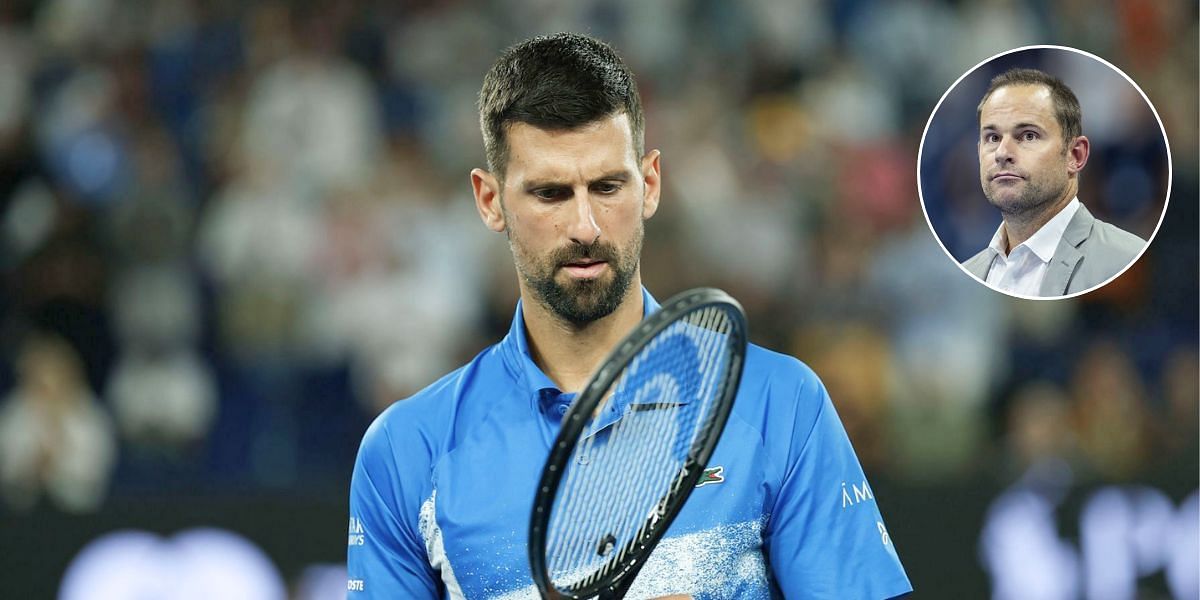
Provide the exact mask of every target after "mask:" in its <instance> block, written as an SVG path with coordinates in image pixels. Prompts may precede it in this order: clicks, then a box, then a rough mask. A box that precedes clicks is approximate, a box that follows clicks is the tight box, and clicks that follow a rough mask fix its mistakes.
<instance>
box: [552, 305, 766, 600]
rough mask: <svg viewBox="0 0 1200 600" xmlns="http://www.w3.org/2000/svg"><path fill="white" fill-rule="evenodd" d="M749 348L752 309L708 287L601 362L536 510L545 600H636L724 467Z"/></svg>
mask: <svg viewBox="0 0 1200 600" xmlns="http://www.w3.org/2000/svg"><path fill="white" fill-rule="evenodd" d="M746 343H747V342H746V316H745V313H744V312H743V311H742V307H741V305H739V304H738V303H737V301H736V300H734V299H733V298H732V297H730V296H729V295H728V294H726V293H725V292H723V291H721V290H717V289H712V288H699V289H694V290H689V291H686V292H683V293H681V294H678V295H676V296H674V297H672V298H671V299H670V300H667V301H666V302H665V303H664V304H663V306H662V309H661V310H659V311H657V312H655V313H653V314H651V315H650V316H649V317H647V318H646V319H644V320H643V321H642V322H641V323H639V324H638V326H637V327H636V328H634V330H633V331H632V332H631V333H630V334H629V335H628V336H627V337H626V338H625V339H624V340H622V341H621V343H619V344H618V345H617V347H616V349H614V350H613V352H612V354H610V355H609V356H608V357H607V358H606V359H605V360H604V362H603V363H601V365H600V368H599V369H597V371H596V372H595V373H594V374H593V375H592V378H591V380H590V381H589V382H588V383H587V385H586V386H585V387H584V389H583V391H582V392H580V394H579V397H578V398H576V399H575V401H574V402H573V403H572V404H571V408H570V409H569V410H568V411H567V413H566V414H565V415H564V416H563V422H562V428H561V430H560V431H559V434H558V437H557V438H556V439H555V441H554V445H553V446H552V447H551V450H550V457H549V459H548V460H547V461H546V465H545V467H544V468H543V469H542V477H541V481H540V483H539V484H538V489H537V494H536V496H535V499H534V503H533V513H532V515H531V518H530V527H529V563H530V567H531V570H532V573H533V579H534V582H535V583H536V584H537V587H538V589H539V590H540V591H541V594H542V597H544V598H551V599H560V598H571V599H578V598H601V599H607V598H621V597H623V596H624V595H625V592H626V591H627V590H628V589H629V586H630V585H632V584H633V580H634V578H635V577H636V576H637V573H638V571H639V570H640V569H641V568H642V566H643V565H644V564H645V562H646V560H647V559H648V558H649V556H650V553H651V551H653V549H654V546H655V545H656V544H657V543H658V541H659V539H660V538H661V537H662V535H663V533H665V532H666V530H667V527H668V526H669V525H670V524H671V521H672V520H674V518H675V516H676V515H677V514H678V513H679V510H680V509H681V508H683V504H684V502H685V501H687V498H688V496H689V495H690V494H691V492H692V490H693V489H694V488H695V486H696V483H697V481H698V480H699V479H700V476H701V474H702V473H703V471H704V468H705V467H706V466H707V464H708V459H709V458H710V457H711V456H712V453H713V449H714V448H715V447H716V445H717V440H718V439H719V438H720V436H721V431H722V429H724V427H725V422H726V420H727V419H728V418H729V411H730V409H731V408H732V407H733V400H734V396H735V395H736V393H737V387H738V382H739V381H740V380H741V376H742V366H743V363H744V360H745V356H746Z"/></svg>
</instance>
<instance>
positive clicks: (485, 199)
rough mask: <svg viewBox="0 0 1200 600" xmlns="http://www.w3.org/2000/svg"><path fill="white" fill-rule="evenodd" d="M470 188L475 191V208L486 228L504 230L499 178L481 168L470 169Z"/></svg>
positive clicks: (497, 230) (496, 230)
mask: <svg viewBox="0 0 1200 600" xmlns="http://www.w3.org/2000/svg"><path fill="white" fill-rule="evenodd" d="M471 190H472V191H473V192H475V209H476V210H478V211H479V218H481V219H483V224H484V225H486V226H487V228H488V229H491V230H492V231H495V232H497V233H499V232H502V231H504V228H505V227H506V226H507V225H506V224H505V222H504V210H503V209H502V208H501V207H500V180H499V179H497V178H496V176H495V175H492V174H491V173H489V172H487V171H484V170H483V169H471Z"/></svg>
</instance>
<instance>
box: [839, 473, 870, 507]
mask: <svg viewBox="0 0 1200 600" xmlns="http://www.w3.org/2000/svg"><path fill="white" fill-rule="evenodd" d="M874 499H875V494H873V493H871V488H870V487H868V486H867V480H866V479H864V480H863V481H862V484H861V485H860V484H857V483H852V484H850V487H848V488H847V487H846V482H845V481H843V482H842V510H845V509H846V508H847V507H854V506H858V505H859V504H862V503H863V502H866V501H867V500H874Z"/></svg>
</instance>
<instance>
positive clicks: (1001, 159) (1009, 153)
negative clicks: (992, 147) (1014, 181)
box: [994, 135, 1016, 164]
mask: <svg viewBox="0 0 1200 600" xmlns="http://www.w3.org/2000/svg"><path fill="white" fill-rule="evenodd" d="M1015 151H1016V141H1015V140H1013V138H1011V137H1009V136H1007V135H1006V136H1004V137H1003V138H1001V139H1000V143H998V144H996V152H995V154H994V156H995V158H996V162H998V163H1001V164H1004V163H1011V162H1013V161H1014V160H1015V159H1016V152H1015Z"/></svg>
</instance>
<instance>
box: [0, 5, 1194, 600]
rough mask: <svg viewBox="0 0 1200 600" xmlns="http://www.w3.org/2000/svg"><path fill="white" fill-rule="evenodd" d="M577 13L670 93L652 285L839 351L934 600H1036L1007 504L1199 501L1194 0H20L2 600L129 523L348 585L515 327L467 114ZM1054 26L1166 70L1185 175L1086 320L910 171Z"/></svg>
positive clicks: (1157, 89)
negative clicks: (351, 550) (402, 429)
mask: <svg viewBox="0 0 1200 600" xmlns="http://www.w3.org/2000/svg"><path fill="white" fill-rule="evenodd" d="M560 30H574V31H581V32H586V33H590V34H593V35H596V36H598V37H600V38H602V39H605V40H607V41H609V42H610V43H612V44H613V45H614V47H616V48H617V49H618V51H619V52H620V53H621V54H622V56H623V57H624V58H625V59H626V60H627V62H628V63H629V64H630V66H631V67H632V69H633V71H634V72H635V73H636V75H637V77H638V82H639V86H640V88H641V93H642V96H643V101H644V104H645V107H646V112H647V115H646V122H647V131H646V142H647V147H648V148H659V149H661V150H662V152H663V175H664V178H663V180H664V185H665V189H664V196H663V197H664V199H663V202H662V205H661V208H660V210H659V213H658V214H657V215H656V216H655V217H654V218H653V219H652V220H651V221H650V222H649V223H648V225H647V240H646V246H645V251H644V254H643V269H644V280H645V282H646V284H647V286H648V288H649V290H650V291H651V293H653V294H655V295H656V296H657V297H658V298H660V299H663V298H666V297H668V296H669V295H671V294H672V293H674V292H676V291H679V290H682V289H685V288H688V287H692V286H695V285H712V286H719V287H723V288H725V289H727V290H729V291H730V292H731V293H732V294H733V295H734V296H735V297H738V298H739V299H740V300H741V301H742V302H743V304H744V305H745V306H746V308H747V311H748V313H749V316H750V323H751V329H752V339H753V341H755V342H756V343H759V344H761V345H764V346H767V347H769V348H773V349H776V350H779V351H783V352H786V353H790V354H793V355H795V356H797V357H799V358H800V359H801V360H804V361H805V362H807V363H809V364H810V365H811V366H812V367H813V368H814V369H815V370H816V372H817V373H818V374H819V375H820V376H821V377H822V378H823V380H824V381H825V383H826V384H827V386H828V387H829V389H830V392H831V395H832V397H833V399H834V403H835V405H836V407H837V409H838V411H839V414H840V415H841V417H842V420H843V422H844V423H845V425H846V428H847V430H848V432H849V434H850V437H851V439H852V441H853V443H854V445H855V447H856V449H857V451H858V454H859V457H860V459H861V460H862V463H863V466H864V468H865V469H866V471H867V474H868V476H869V477H870V478H871V482H872V485H873V487H875V488H876V490H875V491H876V496H877V497H878V498H879V500H880V504H881V509H882V511H883V513H884V516H885V518H886V519H887V522H888V524H889V528H890V529H891V534H892V538H893V539H895V540H896V543H897V547H898V550H899V552H900V555H901V558H902V559H903V560H904V563H905V565H906V567H907V568H908V570H909V574H910V576H911V577H912V579H913V582H914V584H915V585H916V586H917V588H918V590H919V591H921V592H922V593H921V594H920V596H919V597H941V596H942V595H943V594H944V595H945V597H980V596H984V595H987V594H988V593H994V594H996V595H997V596H998V597H1001V596H1003V595H1004V593H1005V592H1004V591H1003V590H1000V589H999V587H998V584H997V583H996V580H997V579H999V578H998V577H997V576H996V573H997V571H996V570H995V565H996V564H998V563H996V562H994V561H992V558H989V557H993V558H994V556H995V555H996V554H995V552H993V551H992V550H989V549H988V548H991V547H990V546H988V545H987V544H985V543H983V542H981V533H982V532H983V531H984V530H985V522H990V521H989V517H988V515H989V514H993V513H992V512H989V508H988V507H989V506H992V507H993V509H994V508H995V504H994V503H993V499H995V498H999V497H1006V496H1004V494H1009V493H1011V492H1012V490H1015V489H1029V490H1034V492H1035V493H1036V494H1038V496H1037V497H1038V498H1041V499H1042V502H1043V504H1044V505H1045V506H1049V507H1050V508H1051V509H1053V510H1052V511H1051V513H1050V514H1049V516H1046V515H1043V516H1045V517H1046V518H1049V519H1050V522H1051V524H1052V528H1051V529H1052V530H1053V531H1056V532H1058V534H1059V535H1060V536H1061V540H1060V541H1061V543H1063V544H1066V545H1068V546H1071V547H1080V548H1084V547H1086V546H1087V538H1088V536H1087V535H1085V534H1083V533H1080V532H1081V531H1083V530H1086V529H1087V528H1086V527H1085V526H1084V525H1081V519H1082V517H1078V518H1077V517H1076V516H1075V515H1080V513H1082V515H1083V516H1086V515H1087V514H1091V513H1089V511H1088V510H1087V508H1086V506H1083V505H1084V504H1086V500H1087V498H1090V497H1091V496H1089V494H1091V493H1092V492H1093V491H1095V490H1101V489H1110V488H1111V489H1117V490H1129V489H1153V490H1156V491H1157V492H1158V493H1159V494H1160V495H1161V496H1162V497H1164V498H1166V499H1167V501H1168V504H1169V505H1170V507H1171V510H1174V508H1173V507H1174V506H1176V505H1178V506H1179V507H1180V508H1179V514H1180V515H1185V514H1190V513H1188V512H1187V507H1189V506H1192V505H1194V504H1195V503H1196V497H1195V495H1194V492H1195V490H1196V487H1197V479H1198V470H1197V469H1198V466H1197V453H1198V450H1197V419H1198V417H1197V403H1198V398H1200V386H1198V375H1197V365H1198V361H1200V359H1198V353H1197V341H1198V331H1200V319H1198V312H1200V300H1198V296H1197V280H1198V276H1200V261H1198V258H1197V254H1198V252H1197V249H1198V248H1197V247H1198V241H1197V232H1198V212H1197V208H1198V204H1200V203H1198V196H1200V192H1198V184H1197V182H1198V169H1197V165H1198V160H1200V154H1198V152H1197V130H1198V127H1200V125H1198V119H1197V105H1198V100H1197V95H1198V83H1197V74H1198V69H1200V66H1198V51H1197V39H1198V37H1200V26H1198V21H1197V6H1196V4H1195V3H1194V2H1183V1H1178V2H1175V1H1171V2H1139V1H1135V0H1111V1H1105V2H1082V1H1064V2H1052V3H1050V2H1025V1H1019V0H1010V1H1005V2H984V1H971V0H944V1H942V0H924V1H920V0H919V1H914V2H886V1H882V0H840V1H836V2H818V1H816V0H764V1H756V2H748V3H744V4H743V3H736V4H735V3H727V2H720V1H716V0H664V1H661V2H641V1H636V0H587V1H583V2H571V3H560V2H553V1H550V0H504V1H501V0H492V1H485V2H466V1H429V0H427V1H420V0H408V1H389V2H384V1H376V0H358V1H350V0H342V1H329V2H279V1H250V2H233V1H230V0H216V1H211V2H202V1H199V0H164V1H161V2H141V1H134V0H46V1H42V2H34V1H32V0H27V1H21V0H13V1H9V2H5V3H0V284H2V286H0V538H3V540H2V541H0V545H2V546H3V551H0V557H2V558H0V580H2V581H3V583H0V591H3V590H5V589H6V588H5V587H4V586H6V585H7V586H10V587H9V588H7V589H9V590H10V591H11V593H0V596H4V597H43V596H44V597H50V596H52V595H54V594H55V593H57V590H58V585H59V584H58V581H59V579H60V578H61V577H63V574H64V572H65V571H66V569H67V565H68V563H69V562H70V561H71V559H72V558H73V557H74V556H75V555H76V554H77V553H78V552H79V551H80V549H82V548H84V547H85V545H86V544H87V543H88V542H89V541H91V540H93V539H95V538H96V537H97V536H100V535H102V534H106V533H110V532H112V531H118V530H127V529H136V530H146V531H149V532H154V533H156V534H159V535H165V536H169V535H172V534H174V533H176V532H177V531H180V530H183V529H186V528H191V527H208V526H212V527H222V528H224V529H227V530H230V531H233V532H235V533H237V534H239V535H241V536H244V537H245V538H247V539H249V540H251V541H252V542H253V543H255V544H257V546H258V547H259V548H261V549H262V550H263V552H264V553H265V555H266V556H267V557H269V563H270V564H273V565H274V567H275V569H277V571H278V573H279V574H280V575H279V576H280V577H281V578H282V579H283V580H285V581H286V585H287V586H288V593H289V594H291V595H292V596H293V597H296V598H309V597H313V598H316V597H337V595H338V594H339V593H343V594H344V590H345V587H344V586H345V583H344V581H340V580H338V577H337V576H336V565H337V564H339V562H341V561H344V557H345V554H344V550H343V547H342V546H341V540H342V538H341V535H342V531H343V527H345V523H346V493H347V486H348V482H349V476H350V471H351V467H352V463H353V459H354V455H355V451H356V449H357V444H358V442H359V439H360V437H361V435H362V432H363V431H364V429H365V427H366V426H367V424H369V422H370V420H371V419H372V418H373V417H374V416H375V415H376V414H378V412H379V411H381V410H382V409H383V408H384V407H386V406H387V405H388V404H390V403H391V402H393V401H395V400H396V399H398V398H403V397H405V396H406V395H408V394H410V393H412V392H414V391H416V390H418V389H420V388H421V387H423V386H424V385H426V384H428V383H429V382H431V381H433V380H434V379H435V378H436V377H438V376H440V375H441V374H443V373H445V372H447V371H449V370H451V369H452V368H454V367H456V366H458V365H459V364H461V363H463V362H465V361H467V360H469V359H470V357H471V356H473V355H474V354H475V353H477V352H478V351H480V350H481V349H483V348H484V347H485V346H486V345H487V344H490V343H492V342H494V341H495V340H497V339H498V338H499V337H500V336H502V335H503V333H504V332H505V330H506V329H507V327H508V324H509V322H510V320H511V318H512V314H513V308H514V304H515V300H516V279H515V274H514V272H513V270H512V267H511V257H510V255H509V251H508V248H507V244H506V243H505V240H504V238H503V236H499V235H496V234H492V233H490V232H488V231H487V230H486V229H485V228H484V227H483V226H482V224H481V223H480V222H479V220H478V216H477V215H476V214H475V211H474V206H473V203H472V199H471V193H470V188H469V185H468V177H467V173H468V171H469V169H470V168H472V167H475V166H482V165H483V164H484V158H483V148H482V140H481V136H480V134H479V131H478V116H477V113H476V111H475V106H474V102H475V99H476V94H477V93H478V89H479V86H480V84H481V81H482V76H483V74H484V72H485V71H486V70H487V68H488V67H489V66H490V64H491V62H492V61H493V60H494V58H495V57H496V55H497V54H498V52H499V51H500V50H501V49H502V48H504V47H506V46H508V45H510V44H512V43H515V42H517V41H520V40H521V39H524V38H526V37H528V36H531V35H535V34H539V33H549V32H554V31H560ZM1040 43H1055V44H1063V45H1070V46H1073V47H1076V48H1079V49H1082V50H1087V51H1089V52H1092V53H1095V54H1097V55H1099V56H1101V57H1104V58H1106V59H1107V60H1109V61H1110V62H1112V63H1113V64H1115V65H1116V66H1118V67H1120V68H1121V69H1123V70H1124V71H1125V72H1126V73H1127V74H1129V76H1130V77H1132V78H1133V79H1134V80H1135V81H1137V82H1138V83H1139V84H1140V86H1141V87H1142V89H1143V90H1144V91H1145V93H1146V94H1147V96H1148V97H1149V98H1150V100H1151V101H1152V102H1153V103H1154V105H1155V107H1156V108H1157V110H1158V113H1159V114H1160V116H1161V118H1162V122H1163V124H1164V126H1165V128H1166V131H1167V133H1168V136H1169V138H1170V145H1171V152H1172V158H1173V166H1174V171H1173V175H1174V179H1173V189H1172V190H1171V201H1170V204H1169V207H1168V209H1167V213H1166V217H1165V219H1164V220H1163V223H1162V226H1161V228H1160V229H1159V231H1158V233H1157V236H1156V237H1155V239H1154V240H1153V243H1152V244H1151V246H1150V249H1149V251H1148V252H1147V253H1146V254H1145V255H1144V256H1143V257H1142V258H1141V260H1140V261H1138V262H1137V263H1136V264H1135V265H1134V267H1132V268H1131V269H1130V270H1129V271H1127V272H1126V273H1125V274H1124V275H1123V276H1121V277H1120V278H1119V279H1117V280H1116V281H1114V282H1113V283H1111V284H1110V285H1108V286H1107V287H1105V288H1103V289H1101V290H1099V291H1096V292H1094V293H1091V294H1089V295H1087V296H1084V297H1082V298H1077V299H1073V300H1068V301H1057V302H1035V301H1022V300H1016V299H1011V298H1008V297H1006V296H1003V295H1000V294H997V293H993V292H991V291H989V290H987V289H986V288H984V287H983V286H981V285H979V284H977V283H975V282H974V281H973V280H971V279H969V278H968V277H967V276H966V275H964V274H963V273H962V272H961V271H960V270H959V269H958V268H956V267H955V265H954V263H953V262H952V261H951V259H950V258H949V257H948V256H947V255H946V254H945V253H944V252H943V251H942V249H941V248H940V247H939V245H938V243H937V241H936V240H935V239H934V238H933V236H932V234H931V232H930V229H929V227H928V225H927V223H926V221H925V218H924V217H923V214H922V211H921V207H920V202H919V199H918V195H917V182H916V178H917V168H916V165H917V151H918V146H919V144H920V141H921V135H922V131H923V129H924V127H925V124H926V121H927V119H928V117H929V115H930V112H931V111H932V110H933V107H934V106H935V104H936V103H937V102H938V99H939V98H940V97H941V96H942V94H943V92H945V90H946V89H947V88H948V87H949V86H950V85H951V84H952V83H953V82H954V81H955V80H956V79H957V78H958V77H959V76H960V75H961V74H962V73H964V72H965V71H966V70H968V69H970V68H971V67H972V66H973V65H975V64H976V63H978V62H980V61H982V60H984V59H986V58H987V57H989V56H991V55H993V54H995V53H997V52H1001V51H1004V50H1008V49H1010V48H1015V47H1018V46H1022V45H1027V44H1040ZM1087 119H1088V115H1086V114H1085V121H1084V122H1085V127H1086V126H1087V125H1088V120H1087ZM967 152H968V154H967V155H966V156H962V157H959V160H960V161H961V162H962V164H964V165H966V166H967V167H970V168H972V169H973V168H975V167H974V166H973V165H975V164H976V163H975V154H974V148H967ZM1091 192H1092V190H1089V189H1087V188H1084V189H1082V190H1081V198H1082V199H1083V200H1084V201H1085V203H1086V202H1087V198H1088V195H1089V194H1090V193H1091ZM989 235H990V233H989ZM985 241H986V240H985ZM982 243H983V242H981V244H982ZM1047 482H1051V483H1047ZM1105 486H1109V487H1105ZM1112 486H1116V487H1112ZM831 493H832V492H831ZM1189 495H1190V499H1188V500H1185V498H1189ZM1039 506H1041V505H1039ZM1139 506H1140V505H1139ZM1055 511H1057V512H1055ZM1135 512H1136V511H1135ZM1006 514H1007V513H1006ZM1064 515H1067V516H1064ZM1180 518H1183V517H1180ZM1189 518H1190V517H1189ZM1083 521H1086V519H1083ZM1137 522H1138V523H1141V522H1142V521H1137ZM1179 522H1180V523H1184V524H1185V526H1184V527H1183V531H1184V532H1185V534H1186V531H1187V528H1188V526H1187V524H1189V523H1190V521H1187V520H1183V521H1179ZM1013 527H1018V528H1019V526H1016V525H1014V526H1013ZM1175 529H1179V528H1178V527H1176V528H1175ZM1009 531H1012V529H1011V528H1010V530H1009ZM1143 533H1144V532H1143ZM1191 533H1192V535H1193V536H1195V535H1200V534H1197V532H1196V531H1195V530H1192V532H1191ZM1143 537H1144V536H1143ZM1006 539H1007V538H1006ZM1139 539H1140V538H1139ZM1164 543H1165V542H1164ZM1179 544H1182V546H1180V547H1183V548H1184V549H1185V550H1181V551H1180V552H1186V551H1188V550H1186V549H1187V548H1194V547H1195V540H1194V537H1188V536H1187V535H1184V539H1183V541H1181V542H1179ZM1188 544H1190V546H1189V545H1188ZM1018 547H1021V546H1019V544H1018ZM1100 547H1102V548H1103V547H1104V546H1100ZM1173 548H1174V546H1173ZM1081 551H1082V550H1081ZM1192 551H1194V550H1192ZM1131 552H1132V551H1131ZM1168 553H1169V552H1168V550H1163V551H1161V552H1160V554H1163V555H1165V554H1168ZM1177 553H1178V552H1177ZM1017 554H1018V555H1020V553H1019V552H1018V553H1017ZM1030 556H1032V555H1030ZM1137 556H1142V555H1141V554H1138V555H1137ZM1093 558H1094V553H1093V554H1086V552H1085V555H1084V556H1082V557H1081V558H1080V559H1079V560H1080V561H1082V563H1086V564H1087V565H1091V566H1089V567H1087V568H1086V569H1083V570H1084V572H1086V571H1087V569H1091V572H1093V573H1095V572H1096V569H1095V566H1094V565H1092V560H1093ZM1138 560H1140V559H1138ZM1164 561H1166V559H1163V560H1162V561H1159V562H1155V561H1153V560H1150V561H1149V562H1146V561H1142V562H1141V563H1140V564H1141V566H1140V567H1139V570H1138V571H1137V574H1138V575H1139V577H1135V579H1136V580H1137V583H1136V586H1137V587H1138V589H1140V590H1141V591H1140V593H1142V594H1144V595H1143V596H1142V597H1150V598H1157V597H1162V598H1168V597H1173V596H1172V594H1174V597H1179V596H1178V591H1177V590H1180V589H1183V590H1191V589H1196V588H1195V587H1191V588H1189V587H1182V588H1180V587H1178V586H1179V585H1184V586H1186V585H1189V584H1188V582H1189V581H1190V582H1191V585H1193V586H1194V585H1195V574H1194V572H1191V571H1188V570H1187V569H1186V568H1182V570H1176V571H1175V572H1174V573H1176V575H1172V572H1170V571H1166V570H1162V569H1160V567H1162V565H1163V564H1166V563H1165V562H1164ZM1082 563H1081V564H1082ZM1193 563H1194V561H1193ZM310 565H319V566H320V567H319V568H321V569H326V570H322V571H319V572H316V573H317V574H316V575H314V571H313V570H312V569H311V568H309V566H310ZM1147 565H1149V566H1147ZM1193 566H1195V565H1194V564H1193ZM1185 567H1186V565H1185ZM328 569H333V571H328ZM330 572H332V573H335V575H332V576H331V575H329V573H330ZM1164 573H1165V575H1164ZM1178 573H1183V575H1178ZM1188 573H1191V574H1190V575H1189V574H1188ZM1142 575H1144V576H1142ZM1080 577H1083V576H1082V575H1081V576H1080ZM1172 577H1175V578H1176V579H1178V578H1180V577H1182V578H1183V581H1184V583H1183V584H1177V582H1175V581H1174V580H1173V579H1172ZM1189 577H1190V578H1191V579H1188V578H1189ZM330 581H332V582H334V583H332V584H331V583H329V582H330ZM1031 585H1033V584H1031ZM321 586H326V587H321ZM64 589H65V588H64ZM1085 589H1089V588H1087V586H1085V585H1083V584H1081V583H1079V582H1076V584H1075V587H1070V588H1068V589H1066V591H1065V592H1064V594H1065V595H1060V596H1043V597H1063V598H1068V597H1076V596H1078V595H1080V594H1083V593H1084V591H1085ZM325 590H332V591H325ZM327 594H333V595H332V596H329V595H327ZM1073 594H1074V595H1073ZM93 597H95V596H93ZM226 597H231V596H226ZM1007 597H1022V596H1021V595H1020V594H1019V593H1018V594H1016V595H1009V596H1007ZM1026 597H1028V596H1026ZM1089 597H1099V596H1091V595H1089ZM1110 597H1125V596H1121V595H1119V594H1118V595H1116V596H1110Z"/></svg>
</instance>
